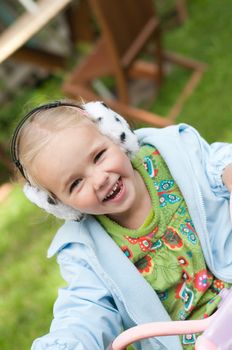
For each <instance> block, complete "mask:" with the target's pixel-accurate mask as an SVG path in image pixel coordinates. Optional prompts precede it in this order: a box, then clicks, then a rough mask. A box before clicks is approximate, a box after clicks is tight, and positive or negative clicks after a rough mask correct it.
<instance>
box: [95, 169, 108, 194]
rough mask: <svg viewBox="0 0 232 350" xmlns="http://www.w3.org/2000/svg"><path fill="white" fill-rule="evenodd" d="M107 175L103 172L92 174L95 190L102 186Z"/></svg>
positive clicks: (106, 179)
mask: <svg viewBox="0 0 232 350" xmlns="http://www.w3.org/2000/svg"><path fill="white" fill-rule="evenodd" d="M108 179H109V175H108V174H107V173H105V172H96V173H95V174H94V180H93V185H94V189H95V190H96V191H98V190H100V189H102V188H104V187H105V186H106V185H107V183H108Z"/></svg>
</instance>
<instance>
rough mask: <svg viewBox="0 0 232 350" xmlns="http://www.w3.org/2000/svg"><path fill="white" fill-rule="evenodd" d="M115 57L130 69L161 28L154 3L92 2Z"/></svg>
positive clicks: (127, 0) (133, 0)
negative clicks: (154, 33) (151, 37)
mask: <svg viewBox="0 0 232 350" xmlns="http://www.w3.org/2000/svg"><path fill="white" fill-rule="evenodd" d="M89 1H90V5H91V7H92V9H93V11H94V12H95V15H96V18H97V20H98V22H99V24H100V27H101V29H102V35H103V36H104V37H105V39H106V40H107V44H108V46H109V49H110V50H111V51H112V52H111V54H112V55H113V56H114V57H115V56H117V57H118V59H119V60H120V61H121V64H122V66H123V67H124V68H126V67H127V66H128V65H129V64H130V63H131V62H132V61H133V60H134V59H135V58H136V56H137V55H138V54H139V52H140V51H141V49H142V48H143V46H144V45H145V44H146V42H147V40H148V39H149V37H150V36H151V34H152V33H153V32H154V28H155V27H156V26H157V21H158V19H157V17H156V13H155V8H154V6H153V2H152V0H89Z"/></svg>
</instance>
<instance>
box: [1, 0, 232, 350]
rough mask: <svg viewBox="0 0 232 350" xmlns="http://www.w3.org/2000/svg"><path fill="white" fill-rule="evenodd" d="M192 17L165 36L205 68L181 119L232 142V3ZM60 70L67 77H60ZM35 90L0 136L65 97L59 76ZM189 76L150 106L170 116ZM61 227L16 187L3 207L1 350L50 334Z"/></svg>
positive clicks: (210, 5)
mask: <svg viewBox="0 0 232 350" xmlns="http://www.w3.org/2000/svg"><path fill="white" fill-rule="evenodd" d="M188 10H189V20H188V21H187V22H186V23H185V24H184V25H182V26H179V27H176V28H173V29H172V30H170V31H168V32H166V33H165V34H164V46H165V47H166V48H168V49H169V50H171V51H175V52H178V53H180V54H183V55H186V56H189V57H192V58H195V59H196V60H200V61H203V62H205V63H207V64H208V69H207V71H206V72H205V74H204V76H203V78H202V80H201V81H200V84H199V85H198V86H197V88H196V90H195V92H194V93H193V94H192V95H191V97H190V98H189V99H188V100H187V102H186V103H185V105H184V107H183V109H182V111H181V113H180V115H179V116H178V118H177V122H185V123H189V124H191V125H193V126H195V127H196V128H197V129H198V130H199V131H200V132H201V134H202V135H203V136H204V137H205V138H206V139H207V140H208V141H209V142H212V141H215V140H221V141H230V142H232V98H231V95H232V69H231V62H232V44H231V33H232V21H231V13H232V2H231V1H230V0H221V1H218V0H189V1H188ZM61 73H62V72H61ZM61 73H59V74H57V75H56V76H53V77H52V78H51V79H49V80H48V81H47V82H46V83H45V84H43V85H41V86H40V87H39V88H37V89H35V90H27V91H25V90H24V91H22V92H19V93H18V94H17V95H16V96H15V98H14V103H11V104H9V105H8V106H5V107H3V108H1V111H0V128H1V129H4V131H5V130H6V132H5V135H7V137H6V136H4V135H3V133H1V136H0V139H1V140H2V141H3V142H5V144H8V142H9V141H8V140H9V135H10V133H11V131H12V129H13V127H14V124H15V121H16V120H17V119H18V118H19V117H20V114H22V113H23V112H25V111H26V110H28V109H30V108H31V107H33V106H34V105H36V104H38V103H40V102H43V101H47V100H52V99H58V98H60V97H62V92H61V90H60V83H61V81H62V74H61ZM188 77H189V72H188V71H186V70H184V69H182V68H176V69H173V71H172V73H171V74H170V76H169V77H168V78H167V79H166V81H165V83H164V85H163V86H162V88H161V91H160V93H159V96H158V98H157V100H156V101H154V102H153V103H152V105H151V109H152V110H153V111H154V112H156V113H159V114H161V115H166V114H167V113H168V111H169V109H170V108H171V106H172V104H173V103H174V101H175V99H176V97H177V96H178V94H179V93H180V90H181V88H182V87H183V85H184V83H185V82H186V80H187V78H188ZM59 224H60V222H58V221H56V220H55V219H53V218H51V217H48V216H47V215H46V214H44V213H43V212H42V211H40V210H39V209H37V208H36V207H35V206H33V205H32V204H30V203H29V202H28V201H27V200H26V199H25V198H24V196H23V194H22V193H21V191H20V189H19V188H18V187H17V186H15V188H14V190H13V191H12V193H11V195H10V196H9V198H8V199H7V200H6V201H5V202H4V203H0V256H1V267H0V272H1V283H0V349H1V350H14V349H17V350H18V349H19V350H21V349H22V350H24V349H29V348H30V345H31V343H32V340H33V339H34V338H36V337H38V336H40V335H42V334H44V333H46V332H47V331H48V329H49V324H50V321H51V318H52V306H53V302H54V300H55V298H56V295H57V288H58V286H62V285H63V284H64V283H63V282H62V281H61V278H60V276H59V271H58V267H57V266H56V263H55V260H54V259H52V260H50V261H47V259H46V251H47V248H48V246H49V242H50V241H51V240H52V237H53V235H54V232H55V231H56V229H57V227H58V226H59Z"/></svg>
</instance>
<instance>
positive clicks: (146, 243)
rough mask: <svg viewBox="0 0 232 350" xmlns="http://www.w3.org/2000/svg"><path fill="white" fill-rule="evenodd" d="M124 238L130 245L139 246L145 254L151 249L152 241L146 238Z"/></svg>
mask: <svg viewBox="0 0 232 350" xmlns="http://www.w3.org/2000/svg"><path fill="white" fill-rule="evenodd" d="M125 238H126V239H127V240H128V241H129V242H130V243H131V244H137V243H138V244H139V247H140V249H141V250H142V251H143V252H147V251H149V250H150V248H151V247H152V241H151V240H150V239H149V238H147V236H143V237H139V238H133V237H129V236H125Z"/></svg>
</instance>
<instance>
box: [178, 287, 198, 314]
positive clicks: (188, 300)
mask: <svg viewBox="0 0 232 350" xmlns="http://www.w3.org/2000/svg"><path fill="white" fill-rule="evenodd" d="M175 296H176V299H182V300H183V302H184V309H185V310H186V311H189V310H190V309H191V308H192V305H193V300H194V293H193V291H192V290H191V289H190V288H188V287H187V286H186V284H185V283H183V284H179V286H178V287H177V288H176V293H175Z"/></svg>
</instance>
